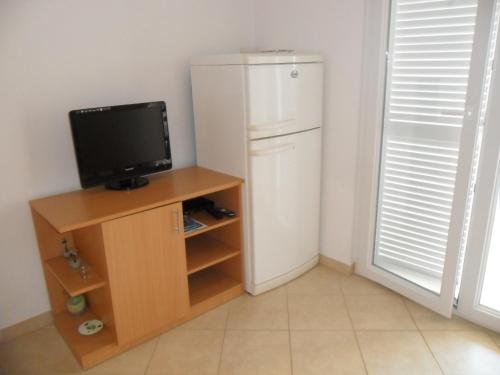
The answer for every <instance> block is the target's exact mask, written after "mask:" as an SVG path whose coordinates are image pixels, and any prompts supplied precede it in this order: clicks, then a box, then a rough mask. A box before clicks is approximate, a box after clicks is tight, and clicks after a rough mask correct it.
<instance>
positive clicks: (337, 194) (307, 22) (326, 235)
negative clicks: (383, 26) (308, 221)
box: [255, 0, 364, 264]
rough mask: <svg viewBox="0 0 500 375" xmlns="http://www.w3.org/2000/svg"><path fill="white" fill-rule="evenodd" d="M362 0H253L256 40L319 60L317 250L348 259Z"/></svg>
mask: <svg viewBox="0 0 500 375" xmlns="http://www.w3.org/2000/svg"><path fill="white" fill-rule="evenodd" d="M363 17H364V0H349V1H346V0H310V1H304V0H256V16H255V29H256V45H257V47H259V48H265V49H272V48H285V49H286V48H290V49H297V50H313V51H319V52H321V53H322V54H323V55H324V57H325V59H326V62H325V102H324V106H325V109H324V128H323V185H322V189H323V191H322V214H321V252H322V253H323V254H324V255H326V256H328V257H331V258H334V259H336V260H339V261H341V262H344V263H347V264H351V263H352V260H353V259H352V244H351V232H352V225H353V213H354V197H355V183H356V173H355V170H356V158H357V150H356V148H357V137H358V114H359V96H360V79H361V64H362V44H363Z"/></svg>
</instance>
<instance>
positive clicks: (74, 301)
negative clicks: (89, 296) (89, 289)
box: [66, 294, 87, 315]
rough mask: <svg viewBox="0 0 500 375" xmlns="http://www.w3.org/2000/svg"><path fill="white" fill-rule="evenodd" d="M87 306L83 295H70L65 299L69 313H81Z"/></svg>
mask: <svg viewBox="0 0 500 375" xmlns="http://www.w3.org/2000/svg"><path fill="white" fill-rule="evenodd" d="M86 307H87V302H86V300H85V296H84V295H83V294H80V295H79V296H74V297H70V298H69V299H68V300H67V301H66V308H67V309H68V312H69V313H70V314H71V315H81V314H82V313H83V312H85V309H86Z"/></svg>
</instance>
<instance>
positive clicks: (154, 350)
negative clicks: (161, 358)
mask: <svg viewBox="0 0 500 375" xmlns="http://www.w3.org/2000/svg"><path fill="white" fill-rule="evenodd" d="M162 336H163V335H160V336H158V339H157V340H156V344H155V347H154V348H153V351H152V352H151V356H150V357H149V361H148V364H147V366H146V369H145V370H144V375H147V373H148V371H149V367H150V366H151V362H152V361H153V356H154V355H155V353H156V348H157V347H158V344H159V343H160V340H161V337H162Z"/></svg>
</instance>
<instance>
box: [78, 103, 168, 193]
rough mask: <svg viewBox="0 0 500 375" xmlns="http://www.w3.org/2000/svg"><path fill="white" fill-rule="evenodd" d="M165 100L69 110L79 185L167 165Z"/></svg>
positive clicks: (138, 173)
mask: <svg viewBox="0 0 500 375" xmlns="http://www.w3.org/2000/svg"><path fill="white" fill-rule="evenodd" d="M166 116H167V115H166V105H165V102H152V103H141V104H129V105H120V106H112V107H98V108H89V109H79V110H74V111H71V112H70V122H71V130H72V133H73V141H74V146H75V152H76V157H77V163H78V170H79V173H80V181H81V184H82V187H90V186H95V185H100V184H106V183H109V182H111V181H117V180H126V179H130V178H133V177H138V176H141V175H144V174H149V173H154V172H158V171H160V170H165V169H170V168H171V166H172V163H171V157H170V147H169V142H168V125H167V117H166Z"/></svg>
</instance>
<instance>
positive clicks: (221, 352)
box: [217, 302, 231, 375]
mask: <svg viewBox="0 0 500 375" xmlns="http://www.w3.org/2000/svg"><path fill="white" fill-rule="evenodd" d="M230 310H231V302H229V304H228V306H227V313H226V320H225V321H224V335H223V336H222V345H221V348H220V355H219V363H218V365H217V375H219V374H220V371H221V367H222V354H223V353H224V343H225V342H226V332H227V321H228V320H229V313H230Z"/></svg>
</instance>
